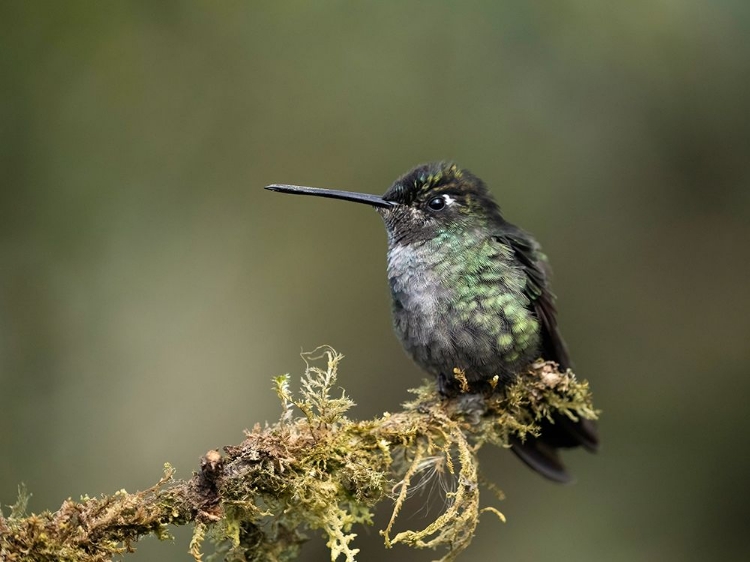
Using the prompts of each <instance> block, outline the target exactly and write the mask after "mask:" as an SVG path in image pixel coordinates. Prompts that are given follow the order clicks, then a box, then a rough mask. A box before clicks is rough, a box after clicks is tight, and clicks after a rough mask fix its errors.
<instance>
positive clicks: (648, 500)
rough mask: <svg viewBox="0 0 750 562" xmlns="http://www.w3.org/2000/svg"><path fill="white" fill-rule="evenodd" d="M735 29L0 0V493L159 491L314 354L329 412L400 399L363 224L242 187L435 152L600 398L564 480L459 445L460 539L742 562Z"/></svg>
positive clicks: (748, 111) (537, 16) (671, 16)
mask: <svg viewBox="0 0 750 562" xmlns="http://www.w3.org/2000/svg"><path fill="white" fill-rule="evenodd" d="M748 37H750V4H748V3H747V2H742V1H728V0H727V1H717V2H701V1H698V0H684V1H682V2H674V1H667V0H648V1H646V0H636V1H633V2H590V1H583V0H581V1H564V2H554V3H550V2H536V1H535V2H497V1H485V2H463V3H459V2H437V1H435V2H356V3H354V2H344V1H335V2H334V1H331V2H317V3H312V2H301V1H299V2H297V1H295V2H221V3H208V2H150V1H140V2H119V3H109V2H107V3H94V2H65V3H58V2H3V3H2V5H0V81H1V83H2V87H1V88H0V159H1V162H2V166H1V169H2V177H1V178H0V503H2V504H3V505H7V504H10V503H12V502H13V501H14V500H15V497H16V492H17V485H18V484H19V483H20V482H25V483H26V484H27V486H28V487H29V489H30V491H31V492H32V493H33V498H32V500H31V505H30V508H31V509H32V510H34V511H41V510H44V509H56V508H57V507H58V506H59V505H60V503H61V502H62V501H63V500H64V499H66V498H67V497H69V496H70V497H73V498H77V497H78V496H80V495H81V494H84V493H86V494H89V495H95V494H100V493H111V492H114V491H115V490H118V489H120V488H126V489H128V490H135V489H142V488H145V487H148V486H150V485H151V484H152V483H153V482H155V480H156V479H157V478H158V477H159V475H160V474H161V467H162V464H163V463H164V462H165V461H169V462H171V463H172V464H173V465H175V466H176V467H177V468H178V476H182V477H189V476H190V474H191V471H192V470H194V469H196V468H197V467H198V459H199V457H200V456H201V455H202V454H203V453H204V452H205V451H207V450H208V449H210V448H214V447H219V446H222V445H224V444H230V443H236V442H239V441H240V440H241V439H242V429H243V428H245V427H251V426H252V425H253V424H254V423H255V422H258V421H260V422H263V421H264V420H269V421H273V420H275V419H277V417H278V415H279V413H280V409H279V406H278V404H277V400H276V398H275V396H274V395H273V392H272V390H271V382H270V379H271V377H272V376H274V375H277V374H279V373H284V372H290V373H292V374H293V375H295V377H296V376H297V375H299V374H300V373H301V371H302V369H303V363H302V361H301V360H300V358H299V356H298V353H299V351H300V349H306V350H310V349H312V348H314V347H316V346H317V345H319V344H324V343H326V344H331V345H333V346H334V347H335V348H336V349H338V350H339V351H342V352H343V353H344V354H345V355H346V356H347V358H346V360H345V362H344V363H343V364H342V373H341V377H342V378H341V382H342V385H343V386H344V387H345V388H346V389H347V390H348V392H349V393H350V394H351V396H352V397H353V398H354V399H355V400H356V401H357V403H358V406H357V408H356V409H355V411H354V413H353V414H354V415H355V416H357V417H362V418H364V417H369V416H373V415H376V414H378V413H381V412H383V411H387V410H394V409H396V408H398V406H399V403H400V402H401V401H403V400H404V399H406V398H407V396H408V394H407V392H406V389H407V388H409V387H411V386H414V385H415V384H416V383H417V381H419V380H420V377H421V376H422V375H421V373H420V372H419V371H418V370H417V368H416V367H415V366H414V365H412V364H411V362H410V361H409V360H408V358H407V357H406V356H405V355H404V354H403V352H402V351H401V349H400V347H399V344H398V342H397V341H396V339H395V338H394V336H393V335H392V333H391V327H390V317H389V296H388V289H387V283H386V279H385V235H384V231H383V227H382V225H381V224H380V221H379V218H378V217H377V215H376V214H375V213H373V212H372V211H371V210H369V209H367V208H366V207H363V206H354V205H348V204H346V203H341V202H335V201H328V200H314V199H303V198H293V197H286V196H281V195H276V194H271V193H268V192H265V191H263V190H262V189H261V188H262V186H264V185H266V184H268V183H272V182H286V183H303V184H308V185H318V186H328V187H334V188H341V189H354V190H361V191H367V192H372V193H382V192H384V191H385V190H386V189H387V187H388V186H389V185H390V183H391V182H392V181H393V179H395V178H396V177H397V176H398V175H400V174H401V173H403V172H405V171H407V170H408V169H409V168H411V167H412V166H414V165H416V164H418V163H421V162H424V161H429V160H436V159H454V160H456V161H457V162H458V163H460V164H461V165H463V166H465V167H467V168H469V169H471V170H472V171H473V172H475V173H476V174H477V175H479V176H480V177H482V178H483V179H485V181H487V183H488V184H489V185H490V186H491V188H492V191H493V193H494V194H495V195H496V197H497V199H498V200H499V201H500V203H501V205H502V207H503V209H504V211H505V213H506V215H507V217H509V218H510V219H511V220H512V221H514V222H517V223H519V224H520V225H522V226H523V227H525V228H526V229H528V230H530V231H532V232H533V233H534V234H535V235H536V236H537V237H538V239H539V240H540V241H541V242H542V244H543V246H544V248H545V250H546V251H547V253H548V254H549V256H550V257H551V260H552V264H553V266H554V269H555V274H556V275H555V281H554V287H555V290H556V292H557V294H558V296H559V309H560V318H561V324H562V329H563V331H564V333H565V334H566V337H567V339H568V342H569V346H570V348H571V351H572V354H573V358H574V361H575V363H576V366H577V371H578V373H579V375H580V376H582V377H585V378H588V379H589V380H590V381H591V383H592V385H593V388H594V391H595V396H596V400H597V404H598V406H599V407H600V408H602V409H603V410H604V415H603V418H602V420H601V425H600V427H601V433H602V440H603V448H602V451H601V453H600V454H599V455H597V456H589V455H587V454H585V453H582V452H581V453H578V452H577V453H571V454H569V455H567V459H568V462H569V465H570V466H571V469H572V471H573V472H575V474H576V475H577V477H578V483H577V484H576V485H574V486H567V487H563V486H556V485H554V484H550V483H547V482H546V481H544V480H542V479H541V478H539V477H538V476H537V475H535V474H533V473H531V472H530V471H528V470H527V469H526V468H525V467H524V466H522V465H521V464H520V463H519V462H517V460H516V459H515V458H513V456H512V455H511V454H509V453H508V452H506V451H492V450H484V451H482V457H481V458H482V465H483V469H484V471H485V473H486V475H487V477H488V478H489V479H490V480H492V481H494V482H496V483H497V484H498V485H500V487H502V488H503V489H504V490H505V491H506V493H507V499H506V500H505V501H504V502H502V503H501V504H499V505H498V507H500V508H501V509H502V510H503V511H504V513H505V514H506V515H507V517H508V523H507V524H505V525H503V524H500V523H498V522H497V521H496V520H494V518H493V517H492V516H486V518H485V519H484V520H483V521H482V523H481V525H480V527H479V529H478V533H477V536H476V539H475V541H474V543H473V544H472V546H471V548H470V550H469V551H468V552H467V553H466V555H465V556H464V559H466V560H495V559H516V560H540V561H546V560H573V559H575V560H591V561H594V560H597V561H598V560H628V561H630V560H660V561H665V560H666V561H671V560H680V561H684V560H705V559H715V560H719V559H721V560H739V559H747V558H745V556H747V555H748V546H747V540H746V532H747V505H748V500H750V497H749V494H748V484H747V478H748V475H750V461H749V460H748V447H747V445H748V437H749V435H750V431H748V430H749V429H750V415H748V407H747V396H748V391H750V376H749V375H750V373H749V372H748V368H749V367H748V366H749V365H750V350H749V347H748V339H749V336H750V297H748V290H749V284H750V281H749V280H750V253H748V245H749V244H750V173H749V171H748V163H747V162H748V154H749V152H748V149H749V148H750V143H749V142H748V139H749V138H750V95H749V92H748V86H749V85H750V41H748ZM485 498H486V502H487V503H489V504H494V505H497V503H496V502H494V500H493V499H492V497H491V495H490V494H486V495H485ZM5 509H6V513H7V508H5ZM388 513H389V507H388V506H387V505H383V506H382V508H381V510H380V512H379V515H380V519H379V525H380V527H379V528H382V525H383V519H384V518H385V517H386V516H387V515H388ZM427 522H428V521H427V520H425V519H424V518H423V516H422V515H421V514H416V515H413V516H411V518H408V519H406V520H405V521H404V523H405V524H407V525H410V526H412V527H417V526H421V525H423V524H426V523H427ZM175 534H176V543H177V544H175V545H173V544H169V543H159V542H158V541H156V540H155V539H151V538H149V539H146V540H144V541H142V542H141V543H139V545H138V552H137V553H136V554H135V555H133V556H131V557H130V558H129V559H132V560H135V561H140V562H144V561H151V560H165V561H169V560H187V559H188V555H187V554H186V550H187V542H188V535H189V532H187V531H185V530H177V531H176V533H175ZM311 535H312V539H311V541H310V543H309V544H308V545H307V546H306V547H305V550H304V556H303V559H304V560H325V559H327V558H328V554H327V552H326V549H325V547H324V544H323V543H324V541H323V540H322V539H321V538H320V537H319V536H318V535H317V534H316V533H312V534H311ZM357 540H358V543H359V546H360V547H361V548H362V553H361V556H360V560H362V561H368V560H385V559H387V560H394V561H398V560H429V559H431V558H432V557H433V553H430V552H427V553H416V554H415V553H414V552H412V551H410V550H408V549H406V548H396V549H394V550H391V551H385V550H384V548H383V546H382V543H381V539H380V537H379V536H378V533H377V528H374V529H361V530H360V537H359V538H358V539H357Z"/></svg>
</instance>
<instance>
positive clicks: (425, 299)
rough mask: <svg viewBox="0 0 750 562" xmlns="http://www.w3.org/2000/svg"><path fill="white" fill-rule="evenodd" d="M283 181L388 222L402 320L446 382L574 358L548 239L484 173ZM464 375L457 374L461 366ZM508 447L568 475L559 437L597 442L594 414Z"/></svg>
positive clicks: (400, 326)
mask: <svg viewBox="0 0 750 562" xmlns="http://www.w3.org/2000/svg"><path fill="white" fill-rule="evenodd" d="M266 189H268V190H271V191H277V192H281V193H292V194H298V195H309V196H316V197H328V198H332V199H341V200H344V201H351V202H354V203H362V204H365V205H369V206H371V207H374V208H375V210H376V211H377V212H378V214H380V216H381V217H382V219H383V222H384V223H385V228H386V231H387V234H388V256H387V272H388V282H389V285H390V289H391V296H392V315H393V327H394V331H395V333H396V335H397V336H398V339H399V340H400V341H401V344H402V346H403V347H404V349H405V351H406V353H407V354H408V355H409V356H410V357H411V358H412V359H413V360H414V362H415V363H416V364H417V365H418V366H419V367H421V368H422V369H423V370H424V371H427V372H428V373H430V374H431V375H433V376H434V377H435V378H436V380H437V385H438V389H439V391H440V393H441V394H442V395H443V396H445V397H447V398H450V397H454V396H456V395H458V394H460V393H462V392H465V387H463V388H462V384H463V385H465V384H466V382H468V386H469V391H470V392H471V393H482V392H492V391H493V389H495V388H496V387H497V388H502V387H503V386H504V385H507V384H508V383H510V382H512V381H513V380H514V379H515V378H516V376H517V375H518V373H520V372H523V371H524V370H526V369H527V368H528V367H529V366H530V365H531V364H532V363H533V362H534V361H536V360H537V359H539V358H542V359H545V360H550V361H554V362H556V363H557V364H558V365H559V366H560V369H562V370H563V371H564V370H565V369H568V368H569V367H570V359H569V356H568V351H567V347H566V345H565V342H564V341H563V339H562V336H561V335H560V331H559V329H558V326H557V311H556V308H555V296H554V295H553V293H552V291H551V289H550V281H549V278H550V269H549V265H548V261H547V258H546V256H545V255H544V253H543V252H542V250H541V248H540V245H539V244H538V243H537V241H536V240H535V239H534V238H533V237H532V236H531V235H530V234H528V233H526V232H525V231H523V230H521V229H520V228H519V227H517V226H515V225H513V224H511V223H510V222H508V221H507V220H505V218H504V217H503V215H502V213H501V212H500V207H499V206H498V204H497V203H496V202H495V200H494V198H493V197H492V195H491V193H490V191H489V190H488V188H487V186H486V185H485V183H484V182H483V181H482V180H481V179H479V178H478V177H476V176H475V175H473V174H472V173H471V172H469V171H468V170H465V169H462V168H460V167H458V166H457V165H456V164H455V163H452V162H434V163H429V164H423V165H421V166H417V167H416V168H414V169H412V170H411V171H409V172H407V173H406V174H404V175H403V176H401V177H400V178H398V179H397V180H396V181H395V182H394V183H393V185H391V187H390V188H389V189H388V190H387V191H386V192H385V194H384V195H383V196H382V197H380V196H377V195H371V194H366V193H356V192H350V191H339V190H332V189H321V188H315V187H304V186H296V185H286V184H273V185H269V186H266ZM459 373H460V374H461V375H462V376H460V378H461V379H464V380H463V381H462V380H459V378H457V375H458V374H459ZM553 421H554V423H552V422H549V421H545V422H544V423H543V426H542V428H541V433H540V436H539V437H531V436H529V437H527V438H526V439H525V440H523V441H522V440H520V439H518V438H512V439H511V443H510V445H511V450H512V451H513V452H514V453H515V454H516V455H517V456H518V457H519V458H520V459H521V460H522V461H523V462H525V463H526V464H527V465H528V466H529V467H531V468H532V469H534V470H535V471H537V472H538V473H539V474H541V475H542V476H544V477H546V478H548V479H550V480H553V481H556V482H561V483H566V482H569V481H571V476H570V474H569V473H568V471H567V470H566V468H565V466H564V465H563V463H562V461H561V459H560V455H559V451H558V450H559V449H566V448H572V447H578V446H581V447H583V448H585V449H587V450H589V451H591V452H595V451H596V450H597V448H598V444H599V438H598V435H597V431H596V427H595V426H594V424H593V423H592V422H591V421H589V420H585V419H580V420H578V421H573V420H571V419H569V418H568V417H567V416H564V415H557V416H555V417H554V418H553Z"/></svg>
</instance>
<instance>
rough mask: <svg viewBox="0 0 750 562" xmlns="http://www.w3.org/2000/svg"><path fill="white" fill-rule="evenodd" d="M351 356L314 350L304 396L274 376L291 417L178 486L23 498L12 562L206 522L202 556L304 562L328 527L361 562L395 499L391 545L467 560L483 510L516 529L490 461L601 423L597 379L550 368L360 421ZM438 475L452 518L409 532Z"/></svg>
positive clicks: (81, 551) (424, 398)
mask: <svg viewBox="0 0 750 562" xmlns="http://www.w3.org/2000/svg"><path fill="white" fill-rule="evenodd" d="M342 357H343V356H342V355H340V354H338V353H337V352H335V351H334V350H333V349H332V348H330V347H322V348H319V349H317V350H315V351H314V352H312V353H309V354H303V359H304V360H305V362H306V365H307V367H306V369H305V373H304V375H303V377H302V382H301V388H300V390H299V392H297V393H294V392H293V391H292V390H291V384H290V377H289V376H288V375H283V376H280V377H276V378H275V379H274V387H275V390H276V393H277V395H278V396H279V398H280V400H281V403H282V414H281V418H280V420H279V421H278V422H277V423H275V424H271V425H269V424H266V425H264V426H261V425H259V424H256V426H255V427H254V428H253V429H252V430H250V431H246V433H245V439H244V441H243V442H242V443H240V444H239V445H234V446H226V447H224V449H223V454H221V453H219V452H218V451H209V452H208V453H207V454H206V455H205V456H204V457H203V458H202V460H201V468H200V471H198V472H196V473H194V475H193V477H192V478H191V479H190V480H187V481H183V480H175V479H174V477H173V474H174V470H173V469H172V468H171V467H170V466H168V465H167V466H166V468H165V474H164V477H163V478H162V479H161V480H160V481H159V482H158V483H157V484H156V485H154V486H153V487H152V488H149V489H148V490H145V491H143V492H137V493H134V494H129V493H127V492H125V491H124V490H121V491H120V492H117V493H115V494H113V495H111V496H102V497H101V498H85V497H84V498H81V501H78V502H74V501H72V500H67V501H66V502H65V503H64V504H63V505H62V507H61V508H60V509H59V510H58V511H56V512H54V513H51V512H43V513H41V514H39V515H26V513H25V500H24V499H23V496H22V497H21V498H20V499H19V502H18V503H17V504H16V505H15V506H14V508H13V510H12V511H11V513H10V515H9V516H8V517H3V516H2V514H0V560H3V561H5V560H7V561H8V562H16V561H21V560H41V561H44V560H60V559H63V560H70V561H86V562H100V561H104V560H109V559H111V557H112V556H113V555H116V554H122V553H125V552H130V551H132V550H133V548H134V544H135V542H136V541H137V540H138V539H139V538H140V537H142V536H146V535H149V534H154V535H156V536H157V537H159V538H166V537H168V536H169V535H168V528H169V525H185V524H193V525H194V532H193V539H192V541H191V543H190V553H191V554H192V555H193V557H194V558H195V559H196V560H201V559H202V557H203V554H202V552H203V547H204V544H205V541H206V540H210V541H212V542H213V543H215V550H216V555H217V556H219V557H223V558H224V559H225V560H277V561H286V560H293V559H294V558H295V557H296V556H297V554H298V552H299V548H300V546H301V544H302V543H303V542H304V541H305V540H306V536H305V534H304V533H305V532H310V531H315V532H322V533H323V535H324V536H325V538H326V540H327V543H326V544H327V546H328V547H329V549H330V552H331V559H332V560H346V561H347V562H352V561H354V560H355V559H356V555H357V553H358V552H359V549H358V548H356V547H355V538H356V536H357V527H358V526H359V525H372V524H373V520H372V510H373V508H374V507H375V505H376V504H378V503H379V502H382V501H386V500H388V501H391V502H392V504H393V511H392V516H391V519H390V522H389V523H388V525H387V527H386V528H385V529H384V530H382V531H381V534H382V535H383V538H384V542H385V545H386V546H387V547H390V546H392V545H394V544H398V543H402V544H405V545H409V546H411V547H414V548H433V549H435V548H440V549H443V558H442V560H453V559H454V558H455V557H456V556H457V555H458V554H459V553H460V552H461V551H462V550H463V549H465V548H466V547H467V546H468V544H469V542H470V541H471V538H472V537H473V535H474V530H475V528H476V526H477V524H478V521H479V516H480V514H481V513H483V512H491V513H494V514H495V515H497V516H498V517H499V518H500V519H502V520H504V517H503V515H502V514H501V513H500V512H499V511H498V510H497V509H496V508H494V507H493V506H491V505H488V506H485V507H482V505H481V504H480V493H479V492H480V478H479V473H478V461H477V451H478V450H479V449H480V448H481V447H482V446H483V445H485V444H494V445H498V446H505V447H507V446H508V439H509V438H510V436H512V435H515V436H519V437H521V438H524V437H525V436H526V435H527V434H533V435H537V434H538V432H539V423H540V421H542V420H543V419H549V420H550V421H552V415H553V414H554V413H557V412H562V413H564V414H566V415H568V416H570V417H572V418H574V419H575V418H578V417H583V418H589V419H594V418H596V415H597V412H596V410H595V409H594V407H593V405H592V402H591V393H590V392H589V388H588V384H587V383H586V382H585V381H583V382H582V381H578V380H577V379H576V378H575V376H574V375H573V374H572V373H571V372H570V371H568V372H566V373H561V372H559V371H558V369H557V366H556V365H555V364H554V363H549V362H542V361H539V362H537V363H535V364H534V365H532V366H531V368H530V369H529V370H528V372H526V373H523V374H521V375H520V376H519V377H518V379H517V380H516V381H515V382H514V383H513V384H512V385H510V386H508V387H506V388H504V389H499V390H498V391H497V392H495V393H493V394H491V395H475V394H470V393H466V394H463V395H460V396H458V397H457V398H454V399H451V400H445V399H442V398H441V397H440V396H439V395H438V394H437V392H436V390H435V388H434V386H435V385H434V384H433V383H430V382H426V383H425V384H424V385H423V386H421V387H419V388H417V389H415V390H414V391H413V393H414V395H415V397H414V399H413V400H412V401H410V402H408V403H406V404H404V406H403V409H402V410H401V411H400V412H395V413H390V414H388V413H386V414H384V415H382V416H380V417H378V418H375V419H373V420H366V421H356V420H352V419H350V418H349V417H348V416H347V414H348V412H349V410H350V409H351V407H352V406H354V402H353V401H352V400H351V399H350V398H349V397H348V396H347V395H346V394H345V393H344V391H343V390H341V389H340V388H339V387H338V385H337V374H338V366H339V363H340V361H341V359H342ZM321 360H324V361H325V363H324V365H323V366H319V362H320V361H321ZM300 414H301V415H300ZM431 476H433V477H440V478H443V479H446V480H447V481H448V485H447V486H446V491H445V495H446V500H447V501H446V507H445V509H444V510H443V512H442V513H441V514H440V515H439V516H438V517H437V518H436V519H435V520H434V521H432V522H431V523H430V524H428V525H427V526H425V527H424V528H422V529H417V530H405V531H400V532H396V531H395V523H396V521H397V519H398V515H399V513H400V511H401V509H402V507H403V506H404V503H405V502H406V500H407V498H408V497H409V496H410V494H412V493H413V491H414V490H415V489H416V488H418V487H420V486H422V485H424V481H425V480H426V479H429V478H430V477H431ZM489 487H490V488H491V489H493V490H494V486H493V485H489Z"/></svg>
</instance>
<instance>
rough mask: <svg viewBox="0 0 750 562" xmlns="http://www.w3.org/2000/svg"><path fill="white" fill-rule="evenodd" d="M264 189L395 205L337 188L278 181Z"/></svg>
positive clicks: (364, 194)
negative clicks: (288, 183)
mask: <svg viewBox="0 0 750 562" xmlns="http://www.w3.org/2000/svg"><path fill="white" fill-rule="evenodd" d="M266 189H268V190H270V191H278V192H280V193H294V194H297V195H312V196H314V197H329V198H331V199H343V200H344V201H354V202H355V203H364V204H365V205H371V206H373V207H381V208H388V207H393V206H395V205H396V203H394V202H393V201H386V200H385V199H383V198H382V197H380V196H379V195H370V194H369V193H356V192H354V191H339V190H337V189H322V188H320V187H305V186H302V185H286V184H278V183H275V184H273V185H267V186H266Z"/></svg>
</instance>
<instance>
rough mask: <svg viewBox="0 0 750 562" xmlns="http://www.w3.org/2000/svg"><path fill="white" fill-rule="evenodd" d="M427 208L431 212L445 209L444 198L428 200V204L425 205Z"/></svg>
mask: <svg viewBox="0 0 750 562" xmlns="http://www.w3.org/2000/svg"><path fill="white" fill-rule="evenodd" d="M427 206H428V207H429V208H430V209H432V210H433V211H439V210H440V209H442V208H443V207H445V198H444V197H443V196H440V197H433V198H432V199H430V201H429V203H427Z"/></svg>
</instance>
